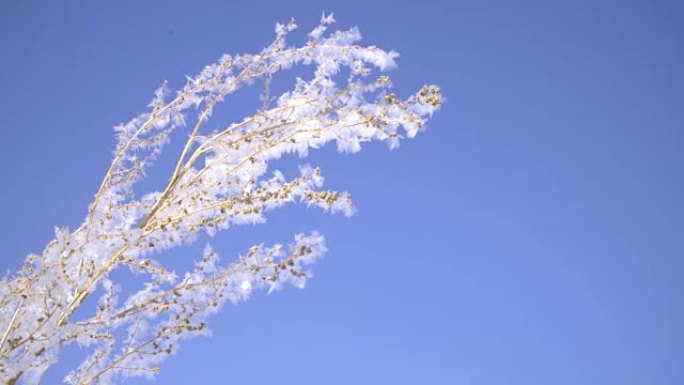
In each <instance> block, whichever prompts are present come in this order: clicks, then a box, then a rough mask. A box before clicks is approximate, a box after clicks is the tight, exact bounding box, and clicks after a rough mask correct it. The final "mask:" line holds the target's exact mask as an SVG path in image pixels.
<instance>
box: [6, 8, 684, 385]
mask: <svg viewBox="0 0 684 385" xmlns="http://www.w3.org/2000/svg"><path fill="white" fill-rule="evenodd" d="M96 3H97V4H96ZM314 4H315V5H314ZM681 4H682V3H681V2H677V1H669V2H668V1H627V0H622V1H578V0H574V1H515V2H514V1H456V0H454V1H446V0H444V1H433V0H422V1H397V0H395V1H369V0H365V1H356V0H348V1H344V2H342V1H338V2H330V1H320V2H314V1H295V2H292V1H272V2H270V4H268V3H265V2H261V1H192V2H191V1H168V0H167V1H144V2H139V1H118V2H104V1H101V2H86V1H83V2H73V1H42V2H36V1H19V0H4V1H2V3H0V49H1V52H2V60H0V126H1V129H0V130H1V131H0V132H1V133H2V141H1V142H0V143H1V144H0V145H1V146H2V150H1V151H0V165H1V166H0V167H1V168H2V174H3V178H2V181H3V182H2V188H1V189H0V201H1V202H2V205H1V206H0V207H1V210H2V213H3V215H1V216H0V234H2V235H1V239H2V245H3V246H2V247H3V248H2V254H3V255H2V258H1V259H0V268H1V269H2V270H5V269H9V268H16V267H18V266H19V265H20V263H21V261H22V259H23V257H24V256H25V255H26V254H27V253H29V252H40V251H41V250H42V248H43V246H44V245H45V244H46V243H47V242H48V241H49V240H50V239H51V237H52V231H53V226H54V225H68V226H70V227H72V228H74V227H76V226H77V225H78V224H79V223H80V220H81V219H82V218H83V217H84V215H85V213H86V208H87V204H88V202H89V201H90V199H91V197H92V195H93V194H94V192H95V190H96V188H97V185H98V183H99V181H100V178H101V177H102V175H103V172H104V171H105V169H106V166H107V165H108V163H109V161H110V156H111V150H112V149H113V145H114V140H113V135H112V131H111V129H110V128H111V127H112V126H114V125H115V124H118V123H119V122H121V121H124V120H127V119H128V118H130V117H131V116H133V115H135V114H137V113H139V112H141V111H142V110H143V108H144V106H145V105H146V103H147V101H148V100H149V99H150V98H151V95H152V91H153V90H154V89H155V88H156V87H157V86H158V84H159V83H160V82H161V81H162V80H163V79H168V80H169V81H170V84H171V86H176V87H177V86H180V85H181V84H182V82H183V79H184V75H185V74H194V73H197V72H198V71H199V70H200V69H201V68H202V66H203V65H205V64H206V63H208V62H210V61H213V60H214V59H216V58H217V57H218V56H219V55H220V54H221V53H223V52H231V53H234V52H247V51H255V50H258V49H260V48H261V47H262V46H264V45H265V44H267V43H268V42H269V41H270V39H271V37H272V33H273V26H274V23H275V22H276V21H285V20H288V19H289V17H291V16H294V17H295V18H296V19H297V20H298V22H299V24H300V26H302V28H303V29H308V28H310V27H313V26H314V25H315V23H316V22H317V21H318V19H319V17H320V14H321V11H322V10H326V11H334V12H335V16H336V19H337V20H338V21H339V26H340V27H348V26H351V25H357V26H359V27H360V29H361V32H362V34H363V35H364V36H365V40H364V41H365V42H366V43H368V44H377V45H379V46H382V47H385V48H391V49H394V50H396V51H398V52H399V53H400V54H401V57H400V58H399V68H398V69H397V70H394V71H393V72H392V73H391V75H392V77H393V78H394V81H395V84H396V85H397V86H396V92H397V93H398V94H400V95H403V96H406V95H407V94H408V93H409V92H413V91H415V90H416V89H418V88H419V87H420V86H421V85H422V84H423V83H435V84H439V85H441V86H442V87H443V89H444V92H445V94H446V95H447V97H448V99H449V100H448V103H447V104H446V105H445V107H444V109H443V110H442V111H441V112H440V113H439V114H438V115H437V116H436V117H435V119H434V120H433V121H432V122H431V124H430V125H429V127H428V130H427V132H426V133H424V134H422V135H420V136H419V137H417V138H416V139H415V140H413V141H408V142H404V143H403V145H402V147H401V148H400V149H399V150H398V151H394V152H390V151H388V150H387V149H386V147H385V146H383V145H378V144H376V145H371V146H368V147H367V148H366V149H365V150H364V151H363V152H361V153H360V154H357V155H354V156H341V155H338V154H335V153H334V151H333V150H332V149H330V148H327V149H325V150H323V151H321V152H318V153H314V154H313V156H312V157H310V158H309V160H308V161H309V162H311V163H314V164H320V165H321V166H322V167H323V170H324V172H325V175H326V177H327V186H328V187H331V188H343V189H348V190H349V191H351V192H352V193H353V195H354V197H355V200H356V202H357V205H358V208H359V213H358V214H357V215H356V216H355V217H353V218H351V219H346V218H344V217H342V216H339V215H338V216H328V215H325V214H323V213H320V212H318V211H316V210H313V209H311V210H307V209H305V208H304V207H301V206H292V207H289V208H287V209H285V210H282V211H279V212H276V213H274V215H272V217H271V220H270V222H269V223H268V224H267V225H265V226H260V227H242V228H238V229H234V230H231V231H230V232H227V233H223V234H220V235H219V236H218V237H216V238H214V239H213V240H212V241H211V242H212V245H213V246H214V247H215V249H216V250H217V251H218V252H219V253H220V254H222V255H223V256H224V258H225V259H229V258H232V257H233V256H235V255H236V254H237V253H239V252H242V251H243V250H245V248H246V247H247V246H248V245H249V244H251V243H253V242H258V241H262V240H263V241H267V242H277V241H281V242H282V241H287V240H289V239H291V235H292V234H293V233H295V232H300V231H306V230H309V229H319V230H321V231H322V232H324V233H325V234H326V236H327V239H328V246H329V248H330V252H329V253H328V255H327V256H326V258H325V259H323V260H322V261H321V262H320V263H318V264H317V265H316V266H315V271H316V277H315V278H314V279H313V280H312V281H310V282H309V285H308V287H307V289H306V290H304V291H299V290H296V289H289V290H285V291H282V292H278V293H275V294H273V295H271V296H268V297H267V296H266V295H264V294H263V293H260V294H257V295H256V296H255V297H254V298H253V299H252V300H250V301H249V302H247V303H244V304H241V305H239V306H229V307H227V308H224V310H223V312H222V313H221V314H220V315H217V316H215V317H213V318H212V319H211V322H210V325H211V326H212V328H213V330H214V334H213V336H212V337H211V338H203V339H195V340H192V341H189V342H187V343H185V345H184V346H183V347H182V349H181V352H180V354H179V355H177V356H175V357H173V358H172V359H171V360H170V361H167V365H166V366H165V367H164V370H163V371H162V374H161V376H160V377H159V381H158V383H162V384H168V385H173V384H219V383H220V384H223V383H234V384H267V383H280V384H330V385H334V384H357V385H358V384H478V385H480V384H481V385H485V384H487V385H501V384H528V385H529V384H539V385H547V384H568V385H570V384H572V385H575V384H597V385H598V384H600V385H607V384H616V385H618V384H619V385H629V384H649V385H650V384H659V385H669V384H672V385H675V384H682V383H684V332H683V331H682V325H684V311H683V309H682V305H683V304H684V301H683V300H684V281H683V280H682V274H683V273H684V259H683V258H682V257H683V251H682V250H683V247H682V246H684V237H683V230H684V226H683V224H682V216H683V214H684V205H683V204H682V197H683V196H684V183H683V181H682V176H683V175H684V173H683V171H684V151H682V150H683V149H684V125H683V123H684V119H683V116H682V115H683V113H684V109H683V108H682V107H683V103H682V102H683V101H684V100H683V99H684V98H683V97H684V75H683V74H682V69H683V68H684V55H683V50H682V47H684V41H683V40H684V27H683V24H682V20H683V19H684V8H683V7H682V5H681ZM299 36H300V37H301V36H302V35H301V34H300V35H299ZM300 41H301V40H300ZM250 103H253V101H251V102H250ZM227 108H228V111H229V112H231V113H234V114H235V115H237V117H241V116H242V113H243V110H245V108H246V104H245V103H242V104H241V100H240V98H239V97H236V98H233V99H232V100H230V102H229V104H228V107H227ZM245 111H246V110H245ZM216 124H217V125H218V123H216ZM210 126H211V125H210ZM175 148H177V147H173V146H172V147H170V148H169V150H173V149H175ZM288 162H290V163H288ZM170 163H171V158H170V157H169V158H162V160H161V164H160V165H161V166H162V169H163V168H164V167H165V166H166V167H168V166H169V165H170ZM294 164H296V160H293V161H289V160H288V161H286V162H284V165H285V166H288V167H289V166H291V165H294ZM162 180H163V178H162V177H161V173H160V174H159V175H157V174H154V173H153V174H152V175H151V178H150V181H149V183H150V185H155V183H156V184H159V183H161V182H162ZM203 242H204V240H203V241H202V244H199V245H197V247H195V248H188V249H185V250H177V251H175V252H174V253H172V254H171V255H169V256H168V258H169V260H170V261H171V262H170V263H177V264H179V266H180V265H182V264H183V263H185V262H184V261H188V262H189V261H191V260H192V259H193V258H198V253H197V252H196V251H197V249H199V248H201V246H202V245H203ZM79 354H80V352H79V350H78V349H75V348H68V349H66V350H65V354H64V360H63V363H61V364H59V365H57V366H56V367H54V368H53V369H51V370H50V371H49V373H48V375H47V376H46V381H45V383H46V384H52V383H57V382H58V380H59V379H61V378H62V377H63V375H64V374H65V373H66V371H67V369H68V368H69V366H70V365H72V364H73V362H74V360H76V359H77V358H78V357H79ZM132 383H146V381H144V380H141V381H136V382H132Z"/></svg>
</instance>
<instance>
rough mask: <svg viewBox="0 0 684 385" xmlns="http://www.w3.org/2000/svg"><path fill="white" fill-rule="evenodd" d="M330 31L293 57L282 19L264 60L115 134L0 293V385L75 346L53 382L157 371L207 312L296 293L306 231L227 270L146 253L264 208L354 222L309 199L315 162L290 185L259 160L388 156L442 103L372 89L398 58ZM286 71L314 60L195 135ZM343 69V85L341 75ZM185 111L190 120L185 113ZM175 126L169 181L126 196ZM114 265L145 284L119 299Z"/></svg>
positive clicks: (311, 241)
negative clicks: (252, 104)
mask: <svg viewBox="0 0 684 385" xmlns="http://www.w3.org/2000/svg"><path fill="white" fill-rule="evenodd" d="M333 22H334V20H333V17H332V15H328V16H326V15H324V16H323V18H322V19H321V22H320V24H319V25H318V26H317V27H316V28H315V29H314V30H313V31H311V32H310V33H309V34H308V37H309V39H308V42H307V43H306V44H304V45H302V46H299V47H291V46H288V45H287V44H286V42H285V38H286V36H287V34H288V33H289V32H291V31H293V30H294V29H295V28H296V25H295V23H294V21H290V22H289V23H287V24H284V25H282V24H278V25H277V26H276V37H275V40H274V41H273V42H272V43H271V44H270V45H269V46H268V47H266V48H265V49H263V50H262V51H261V52H260V53H258V54H255V55H251V54H244V55H238V56H230V55H224V56H223V57H221V59H220V60H219V61H218V62H217V63H215V64H211V65H208V66H206V67H205V68H204V69H203V70H202V71H201V72H200V73H199V75H197V76H195V77H193V78H188V81H187V83H186V85H185V86H184V87H183V88H182V89H181V90H179V91H178V92H177V93H176V94H175V95H170V93H169V91H168V90H167V88H166V86H165V85H164V86H162V87H161V88H159V89H158V90H157V91H156V93H155V96H154V98H153V100H152V102H151V103H150V105H149V107H150V110H149V112H146V113H143V114H140V115H138V116H137V117H135V118H133V119H132V120H130V121H129V122H128V123H125V124H121V125H119V126H118V127H116V133H117V140H118V141H117V145H116V150H115V152H114V153H115V155H114V159H113V161H112V163H111V166H110V167H109V169H108V170H107V173H106V175H105V177H104V179H103V181H102V183H101V185H100V187H99V189H98V190H97V194H96V195H95V198H94V201H93V202H92V204H91V205H90V207H89V212H88V215H87V217H86V218H85V220H84V222H83V223H82V225H81V226H80V227H79V228H78V229H76V230H74V231H70V230H68V229H66V228H59V229H57V230H56V234H55V239H54V240H53V241H52V242H50V243H49V244H48V245H47V247H46V248H45V250H44V251H43V253H42V255H30V256H28V257H27V259H26V262H25V265H24V267H23V269H21V270H20V271H17V272H15V273H13V274H11V275H9V276H8V277H6V278H4V279H3V280H2V281H1V283H0V333H1V335H0V383H2V384H15V383H18V382H21V383H27V384H34V383H38V382H39V381H40V378H41V376H42V374H43V373H44V372H45V370H46V369H47V368H48V367H49V366H50V365H52V364H54V363H55V362H56V361H57V358H58V352H59V349H60V346H62V345H64V344H69V343H73V342H77V343H78V344H81V345H83V346H87V347H90V349H91V351H90V353H89V355H88V357H87V358H86V359H85V361H83V362H82V363H81V364H80V366H78V367H77V368H75V369H74V370H73V371H71V373H69V374H68V376H67V377H66V378H65V382H67V383H69V384H111V383H114V382H115V381H116V380H117V379H121V378H124V377H126V376H138V375H153V374H154V373H156V372H158V371H159V368H158V365H159V364H160V363H161V362H162V361H163V360H164V359H165V358H166V357H168V356H169V355H171V354H173V353H174V352H175V351H176V350H177V348H178V344H179V341H180V340H181V339H184V338H187V337H190V336H193V335H197V334H202V333H203V332H205V331H206V323H205V322H206V317H207V315H209V314H211V313H213V312H215V311H217V310H218V309H219V308H220V307H221V306H222V305H223V304H224V303H225V302H226V301H231V302H238V301H240V300H244V299H246V298H247V297H248V296H249V295H250V293H251V292H252V291H253V290H255V289H257V288H267V289H268V290H269V292H270V291H272V290H274V289H277V288H279V287H280V286H281V285H283V284H286V283H291V284H294V285H295V286H298V287H303V285H304V283H305V280H306V278H307V272H306V266H307V265H309V264H310V263H312V262H313V261H314V260H316V258H317V257H319V256H320V255H322V254H323V253H324V252H325V250H326V249H325V244H324V239H323V236H322V235H319V234H318V233H316V232H312V233H310V234H298V235H296V236H295V238H294V241H293V242H292V243H291V244H290V245H289V246H287V247H285V246H281V245H275V246H273V247H265V246H263V245H257V246H253V247H252V248H251V249H249V250H248V251H247V252H246V253H245V254H244V255H242V256H240V257H239V258H238V259H237V260H235V261H234V262H232V263H230V264H228V265H225V266H221V265H218V264H217V257H216V254H215V253H214V252H213V251H212V249H211V248H210V247H209V246H207V247H206V249H205V252H204V255H203V257H202V259H201V261H199V262H198V263H197V264H196V265H195V267H194V269H192V270H191V271H188V272H186V273H185V274H184V275H183V276H182V277H179V276H177V275H176V274H175V273H174V272H172V271H169V270H167V268H165V267H164V265H163V264H162V263H161V262H160V261H159V260H156V259H153V258H152V257H153V256H156V255H158V254H160V252H161V251H163V250H165V249H168V248H171V247H174V246H177V245H180V244H183V243H188V242H189V241H192V240H193V239H194V238H195V237H196V234H197V233H198V232H200V231H206V232H207V233H209V234H210V235H213V234H214V233H215V232H216V231H218V230H224V229H227V228H229V227H230V226H232V225H240V224H246V223H249V224H254V223H262V222H264V221H265V213H267V212H268V211H270V210H273V209H275V208H277V207H280V206H282V205H284V204H286V203H290V202H303V203H306V204H307V205H310V206H318V207H321V208H323V209H324V210H326V211H331V212H336V211H341V212H343V213H344V214H346V215H351V214H352V213H353V211H354V206H353V204H352V201H351V199H350V197H349V195H348V194H347V193H340V192H336V191H326V190H322V189H321V185H322V183H323V177H322V176H321V171H320V169H319V168H314V167H311V166H308V165H305V166H302V167H300V174H301V175H300V176H299V177H297V178H294V179H292V180H287V179H286V178H285V177H284V176H283V174H282V173H281V172H279V171H274V172H272V173H271V175H267V168H268V167H267V166H268V163H269V161H273V160H275V159H278V158H279V157H281V156H282V155H283V154H288V153H296V154H299V155H300V156H301V157H304V156H306V155H307V152H308V150H309V149H312V148H313V149H316V148H320V147H322V146H324V145H325V144H326V143H328V142H335V143H336V145H337V148H338V150H339V151H341V152H349V153H353V152H357V151H359V150H360V149H361V143H362V142H367V141H371V140H381V141H386V142H388V143H389V146H390V148H395V147H396V146H397V145H398V143H399V140H400V139H401V138H402V136H403V135H405V136H407V137H409V138H411V137H413V136H414V135H416V133H417V132H418V131H419V130H420V129H421V128H422V127H423V124H424V123H425V120H426V118H427V117H429V116H430V115H431V114H432V113H433V112H434V111H435V110H436V109H437V108H438V107H439V106H440V104H441V97H440V90H439V88H438V87H435V86H425V87H423V88H421V89H420V91H419V92H418V93H417V94H415V95H413V96H411V97H409V98H408V99H405V100H401V99H399V98H398V97H397V96H396V95H395V94H393V93H389V92H388V88H389V87H390V86H391V82H390V79H389V77H387V76H386V75H380V76H377V77H374V78H373V79H370V76H371V75H372V74H373V72H374V71H373V68H375V69H376V70H380V71H383V70H387V69H390V68H392V67H394V66H395V62H394V59H395V57H396V56H397V54H396V53H394V52H387V51H384V50H382V49H380V48H377V47H374V46H361V45H358V44H357V42H358V41H359V40H360V35H359V32H358V30H357V29H356V28H352V29H350V30H346V31H337V32H333V33H328V32H327V29H328V27H329V25H330V24H332V23H333ZM294 65H310V66H312V67H313V68H314V74H313V77H312V78H311V79H310V80H304V79H297V81H296V84H295V86H294V88H293V89H292V90H290V91H288V92H285V93H284V94H282V95H280V96H279V97H277V98H272V97H271V96H270V92H269V91H268V87H265V90H264V92H263V95H262V101H263V106H262V107H261V108H260V109H259V110H258V111H257V112H256V113H255V114H254V115H252V116H249V117H247V118H245V119H243V120H241V121H239V122H234V123H231V124H229V125H227V126H226V127H225V129H222V130H217V131H213V132H203V130H201V128H202V125H203V124H204V123H205V122H206V121H207V120H208V119H209V118H210V116H211V115H212V112H213V111H214V108H215V107H216V106H217V105H218V104H219V103H221V102H223V101H224V100H225V99H226V97H227V96H228V95H230V94H232V93H234V92H235V91H236V90H238V89H239V88H241V87H243V86H246V85H249V84H252V83H254V82H255V81H256V80H261V81H264V84H266V85H268V82H269V80H270V79H271V77H272V76H273V75H274V74H276V73H277V72H279V71H282V70H286V69H289V68H291V67H292V66H294ZM343 70H344V71H345V72H344V74H347V73H348V76H346V79H343V81H340V80H339V79H337V78H339V77H340V76H341V71H343ZM338 82H340V83H343V84H342V85H340V84H338ZM192 109H197V110H198V111H199V115H197V116H196V117H194V118H192V119H188V115H193V116H194V114H189V113H188V111H191V110H192ZM187 123H190V124H189V127H190V129H189V131H190V135H189V138H188V140H187V142H186V143H185V146H184V147H183V150H182V152H181V153H180V155H179V157H178V160H177V163H176V165H175V168H174V170H173V172H172V174H171V176H170V178H169V182H168V184H167V185H166V187H165V188H164V189H163V190H162V191H155V192H150V193H147V194H139V193H135V192H134V190H133V186H134V185H135V184H136V182H138V181H140V180H141V178H143V177H144V175H145V174H144V172H145V169H146V168H147V167H149V166H150V165H151V164H152V162H153V161H154V160H155V158H156V157H157V156H158V155H159V153H160V151H161V150H162V148H163V146H164V144H165V143H166V142H167V141H168V140H169V136H170V134H171V133H172V131H174V130H175V129H176V128H180V127H185V126H186V124H187ZM400 127H401V128H402V130H403V131H402V132H401V133H400V131H399V128H400ZM122 267H126V268H129V269H131V270H132V271H135V272H139V273H141V274H142V275H143V276H145V277H147V280H146V283H145V285H144V288H143V289H142V290H140V291H138V292H136V293H134V294H132V295H130V296H128V297H127V298H123V299H120V298H119V295H118V293H119V292H120V290H119V285H118V284H117V283H116V282H114V280H113V278H112V276H111V274H110V273H112V271H114V270H115V269H119V268H122ZM93 295H98V296H100V298H99V302H97V305H96V306H95V309H93V313H94V314H89V315H86V316H80V317H75V316H74V313H75V312H76V310H77V309H79V307H81V306H82V304H83V303H84V301H85V300H86V298H88V297H89V296H93ZM79 314H80V313H79ZM75 318H78V319H75Z"/></svg>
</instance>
